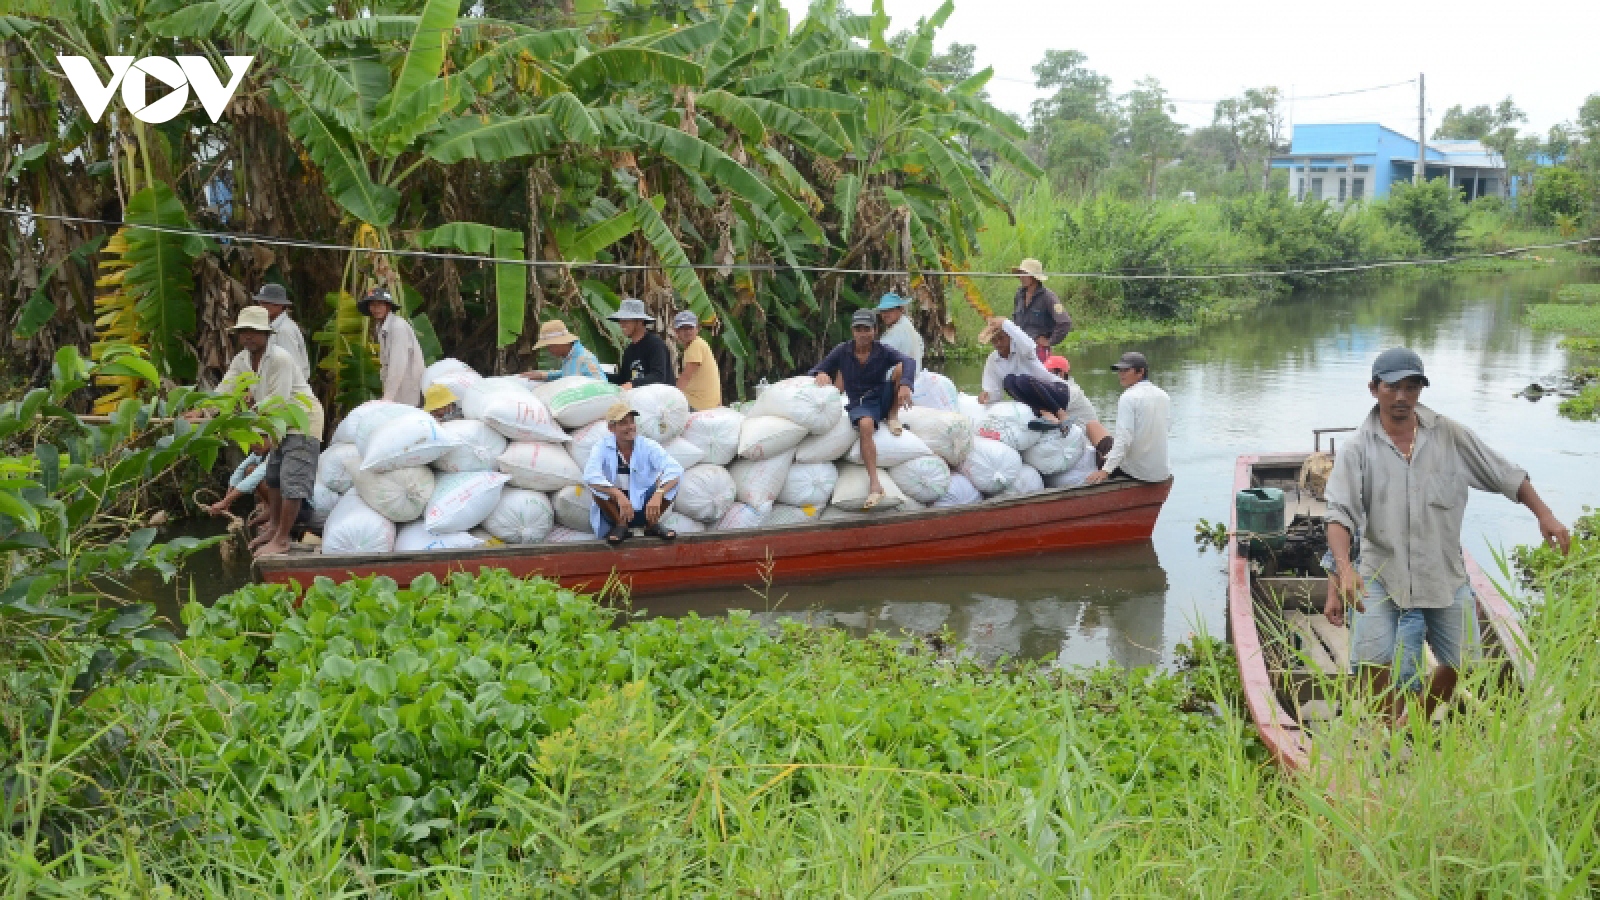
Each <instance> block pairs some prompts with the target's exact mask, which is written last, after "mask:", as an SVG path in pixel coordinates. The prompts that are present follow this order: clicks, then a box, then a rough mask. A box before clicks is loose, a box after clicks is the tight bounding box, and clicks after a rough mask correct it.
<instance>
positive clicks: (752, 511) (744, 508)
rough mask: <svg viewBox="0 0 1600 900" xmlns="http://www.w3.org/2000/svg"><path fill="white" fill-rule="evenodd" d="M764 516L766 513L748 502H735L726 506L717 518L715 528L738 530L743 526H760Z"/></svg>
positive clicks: (717, 529)
mask: <svg viewBox="0 0 1600 900" xmlns="http://www.w3.org/2000/svg"><path fill="white" fill-rule="evenodd" d="M766 517H767V516H766V513H764V512H763V511H761V510H759V509H756V508H755V507H753V506H751V505H750V504H748V503H735V504H734V505H732V506H730V507H728V511H727V512H726V513H723V515H722V518H720V519H718V520H717V525H716V528H715V530H716V531H740V530H742V529H745V528H760V527H761V524H762V522H763V521H765V520H766Z"/></svg>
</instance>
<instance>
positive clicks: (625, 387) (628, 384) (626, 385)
mask: <svg viewBox="0 0 1600 900" xmlns="http://www.w3.org/2000/svg"><path fill="white" fill-rule="evenodd" d="M622 389H623V390H625V391H631V390H633V382H631V381H624V382H623V383H622Z"/></svg>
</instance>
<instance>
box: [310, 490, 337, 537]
mask: <svg viewBox="0 0 1600 900" xmlns="http://www.w3.org/2000/svg"><path fill="white" fill-rule="evenodd" d="M339 499H340V498H339V495H338V494H337V493H335V492H334V491H331V490H329V489H328V488H327V486H325V485H324V484H323V483H322V482H320V481H319V482H317V483H316V484H313V485H312V486H311V527H312V528H321V527H322V526H324V525H326V524H328V515H329V514H330V513H332V512H333V508H334V507H335V506H338V505H339Z"/></svg>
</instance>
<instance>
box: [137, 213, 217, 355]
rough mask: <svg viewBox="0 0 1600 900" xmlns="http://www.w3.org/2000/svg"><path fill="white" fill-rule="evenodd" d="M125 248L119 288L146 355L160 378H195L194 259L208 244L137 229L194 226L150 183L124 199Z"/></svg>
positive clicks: (177, 235)
mask: <svg viewBox="0 0 1600 900" xmlns="http://www.w3.org/2000/svg"><path fill="white" fill-rule="evenodd" d="M126 218H127V221H128V224H129V228H128V229H127V241H128V250H127V252H126V253H124V254H123V261H124V262H127V263H130V264H131V268H129V269H128V270H127V272H125V273H124V274H123V276H122V290H123V292H124V293H126V294H127V295H128V296H129V297H130V298H132V300H133V302H134V308H135V310H137V313H138V321H139V330H140V331H141V332H143V333H144V334H145V335H146V336H147V338H148V339H149V341H150V357H151V360H152V361H153V362H154V363H155V365H156V368H157V370H158V371H160V372H161V374H163V375H165V376H166V377H168V378H171V379H173V380H175V381H180V382H185V381H191V380H193V379H194V375H195V359H194V354H193V352H191V351H190V349H189V344H188V340H187V339H188V338H189V337H190V336H191V335H193V334H194V330H195V312H194V301H193V299H192V296H193V293H194V275H193V273H192V272H191V271H190V266H191V265H192V264H193V262H194V260H195V257H197V256H199V255H200V254H202V253H204V252H205V251H206V247H207V241H206V240H205V239H204V238H201V237H198V236H195V235H185V234H173V233H171V232H166V231H153V230H151V229H148V228H138V227H134V226H136V225H161V226H166V227H168V228H180V229H183V228H192V227H193V226H192V225H191V224H190V223H189V218H188V216H187V214H185V213H184V210H183V203H182V202H181V201H180V200H179V199H178V198H177V195H175V194H173V193H172V188H170V187H168V186H167V185H165V184H159V183H158V184H154V185H151V186H150V187H147V188H145V189H144V190H141V191H139V192H138V193H137V194H134V195H133V196H132V197H130V198H129V199H128V212H127V217H126Z"/></svg>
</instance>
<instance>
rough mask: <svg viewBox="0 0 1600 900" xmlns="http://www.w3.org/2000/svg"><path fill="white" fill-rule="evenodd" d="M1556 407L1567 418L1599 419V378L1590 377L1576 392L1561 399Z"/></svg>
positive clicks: (1580, 419)
mask: <svg viewBox="0 0 1600 900" xmlns="http://www.w3.org/2000/svg"><path fill="white" fill-rule="evenodd" d="M1558 409H1559V411H1560V413H1561V414H1562V415H1563V416H1566V417H1567V418H1569V419H1576V420H1578V421H1588V422H1594V421H1600V378H1594V377H1591V378H1590V379H1589V381H1588V383H1587V384H1586V385H1585V386H1584V387H1583V388H1582V389H1581V390H1579V391H1578V393H1576V394H1574V395H1573V396H1571V397H1568V398H1566V399H1565V400H1562V401H1561V406H1560V407H1559V408H1558Z"/></svg>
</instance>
